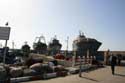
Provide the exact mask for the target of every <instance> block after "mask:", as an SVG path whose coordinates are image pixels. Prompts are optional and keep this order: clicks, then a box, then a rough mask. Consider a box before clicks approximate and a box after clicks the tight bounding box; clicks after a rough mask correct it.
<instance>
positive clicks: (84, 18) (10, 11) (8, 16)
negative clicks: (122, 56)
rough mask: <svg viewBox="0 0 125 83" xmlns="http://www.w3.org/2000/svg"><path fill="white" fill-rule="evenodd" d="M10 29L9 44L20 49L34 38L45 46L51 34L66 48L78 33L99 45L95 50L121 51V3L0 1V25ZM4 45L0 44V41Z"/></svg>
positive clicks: (124, 11)
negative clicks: (100, 43)
mask: <svg viewBox="0 0 125 83" xmlns="http://www.w3.org/2000/svg"><path fill="white" fill-rule="evenodd" d="M7 21H8V22H9V26H10V27H11V34H10V40H9V41H8V46H10V48H11V47H12V41H14V42H15V47H16V48H21V46H22V45H23V44H24V42H25V41H27V42H28V44H29V45H30V46H31V47H32V44H33V42H34V40H35V37H36V36H40V35H42V34H43V35H44V36H45V38H46V41H47V43H48V42H49V41H50V40H51V38H52V37H54V35H57V38H58V39H59V40H60V43H62V44H63V47H62V49H66V38H67V36H69V49H70V50H72V42H73V40H74V39H75V38H76V37H77V35H78V34H79V30H82V31H83V32H84V33H85V35H86V36H87V37H90V38H95V39H97V40H98V41H100V42H102V46H101V47H100V49H99V50H107V49H110V50H125V47H124V46H125V43H124V42H125V38H124V35H125V0H0V25H1V26H4V24H5V23H6V22H7ZM0 43H2V44H3V45H4V41H0Z"/></svg>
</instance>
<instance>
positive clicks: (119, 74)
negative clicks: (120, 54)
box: [114, 73, 125, 77]
mask: <svg viewBox="0 0 125 83" xmlns="http://www.w3.org/2000/svg"><path fill="white" fill-rule="evenodd" d="M114 75H115V76H122V77H125V75H123V74H117V73H116V74H114Z"/></svg>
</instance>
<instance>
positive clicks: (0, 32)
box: [0, 26, 10, 40]
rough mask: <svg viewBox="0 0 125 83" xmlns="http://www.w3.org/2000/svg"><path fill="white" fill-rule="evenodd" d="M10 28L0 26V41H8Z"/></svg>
mask: <svg viewBox="0 0 125 83" xmlns="http://www.w3.org/2000/svg"><path fill="white" fill-rule="evenodd" d="M9 35H10V27H1V26H0V40H9Z"/></svg>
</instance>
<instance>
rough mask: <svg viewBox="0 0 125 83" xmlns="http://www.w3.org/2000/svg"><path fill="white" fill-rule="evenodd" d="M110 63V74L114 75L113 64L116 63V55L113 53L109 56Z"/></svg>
mask: <svg viewBox="0 0 125 83" xmlns="http://www.w3.org/2000/svg"><path fill="white" fill-rule="evenodd" d="M110 63H111V71H112V74H113V75H114V73H115V66H116V64H117V57H116V56H115V55H111V56H110Z"/></svg>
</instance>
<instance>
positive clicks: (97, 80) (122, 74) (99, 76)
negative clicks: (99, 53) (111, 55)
mask: <svg viewBox="0 0 125 83" xmlns="http://www.w3.org/2000/svg"><path fill="white" fill-rule="evenodd" d="M83 82H84V83H125V66H116V70H115V75H112V74H111V69H110V66H106V67H105V68H100V69H96V70H93V71H88V72H82V77H79V75H78V74H75V75H68V76H65V77H58V78H52V79H48V80H38V81H29V82H21V83H83Z"/></svg>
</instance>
